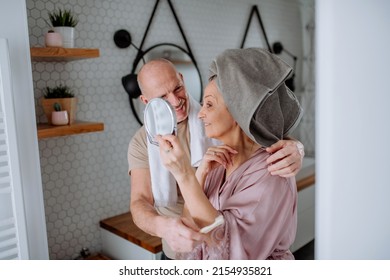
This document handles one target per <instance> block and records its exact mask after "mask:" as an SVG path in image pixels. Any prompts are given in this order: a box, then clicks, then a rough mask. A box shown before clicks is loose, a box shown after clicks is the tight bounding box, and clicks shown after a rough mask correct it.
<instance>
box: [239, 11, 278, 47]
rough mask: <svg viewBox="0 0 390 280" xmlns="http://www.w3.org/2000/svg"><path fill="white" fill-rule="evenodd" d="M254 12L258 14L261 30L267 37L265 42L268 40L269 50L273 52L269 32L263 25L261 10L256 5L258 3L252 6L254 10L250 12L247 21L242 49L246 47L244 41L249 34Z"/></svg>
mask: <svg viewBox="0 0 390 280" xmlns="http://www.w3.org/2000/svg"><path fill="white" fill-rule="evenodd" d="M253 14H256V16H257V19H258V20H259V23H260V27H261V31H262V32H263V35H264V39H265V42H266V44H267V47H268V50H269V52H271V53H272V49H271V46H270V44H269V42H268V37H267V33H266V32H265V28H264V25H263V21H262V20H261V17H260V13H259V10H258V9H257V6H256V5H254V6H252V11H251V13H250V15H249V19H248V23H247V25H246V29H245V34H244V38H242V43H241V49H242V48H243V47H244V43H245V40H246V35H247V34H248V30H249V26H250V24H251V20H252V17H253Z"/></svg>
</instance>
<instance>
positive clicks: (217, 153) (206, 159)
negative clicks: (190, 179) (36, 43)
mask: <svg viewBox="0 0 390 280" xmlns="http://www.w3.org/2000/svg"><path fill="white" fill-rule="evenodd" d="M235 154H237V151H236V150H234V149H233V148H231V147H229V146H227V145H220V146H215V147H210V148H208V150H207V152H206V154H205V155H204V156H203V159H202V162H201V163H200V165H199V167H198V169H197V171H196V174H197V178H198V180H199V178H200V177H198V176H199V175H200V176H201V177H203V176H206V175H207V174H208V173H209V172H210V171H211V170H213V169H214V168H216V167H217V166H219V165H222V166H223V167H224V168H225V169H226V168H227V167H228V166H229V165H233V156H234V155H235Z"/></svg>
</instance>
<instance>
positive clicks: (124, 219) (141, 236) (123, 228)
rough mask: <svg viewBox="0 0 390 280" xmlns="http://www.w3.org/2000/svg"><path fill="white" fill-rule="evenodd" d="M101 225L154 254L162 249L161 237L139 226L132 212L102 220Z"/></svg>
mask: <svg viewBox="0 0 390 280" xmlns="http://www.w3.org/2000/svg"><path fill="white" fill-rule="evenodd" d="M100 227H101V228H104V229H106V230H108V231H110V232H112V233H114V234H116V235H118V236H120V237H122V238H124V239H126V240H128V241H130V242H132V243H134V244H137V245H138V246H140V247H142V248H144V249H146V250H148V251H150V252H152V253H154V254H157V253H159V252H161V251H162V245H161V238H159V237H156V236H152V235H150V234H148V233H146V232H144V231H143V230H141V229H140V228H139V227H137V226H136V225H135V224H134V221H133V217H132V216H131V213H130V212H127V213H123V214H120V215H117V216H114V217H111V218H107V219H104V220H102V221H100Z"/></svg>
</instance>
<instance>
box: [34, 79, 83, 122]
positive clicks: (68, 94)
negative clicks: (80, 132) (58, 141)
mask: <svg viewBox="0 0 390 280" xmlns="http://www.w3.org/2000/svg"><path fill="white" fill-rule="evenodd" d="M77 102H78V99H77V97H75V95H74V93H73V91H72V90H71V89H70V88H69V87H68V86H66V85H62V84H60V85H58V86H55V87H46V89H45V91H44V96H43V97H42V98H41V104H42V107H43V111H44V112H45V115H46V118H47V121H48V123H49V124H52V112H53V111H55V105H54V104H55V103H58V104H59V106H60V108H62V110H64V111H67V112H68V118H69V124H72V123H74V122H75V120H76V110H77ZM57 108H58V107H57Z"/></svg>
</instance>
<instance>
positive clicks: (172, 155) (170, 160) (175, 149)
mask: <svg viewBox="0 0 390 280" xmlns="http://www.w3.org/2000/svg"><path fill="white" fill-rule="evenodd" d="M156 140H157V142H158V144H159V147H160V157H161V161H162V163H163V164H164V166H165V167H166V168H167V169H168V170H169V171H170V172H171V173H172V174H173V176H174V177H175V178H176V180H178V178H179V177H180V176H185V175H186V174H188V172H191V171H192V172H193V170H192V167H191V163H190V159H189V158H188V157H187V156H186V154H185V152H184V150H183V148H182V146H181V144H180V141H179V138H177V136H175V135H164V136H161V135H158V136H156Z"/></svg>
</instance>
